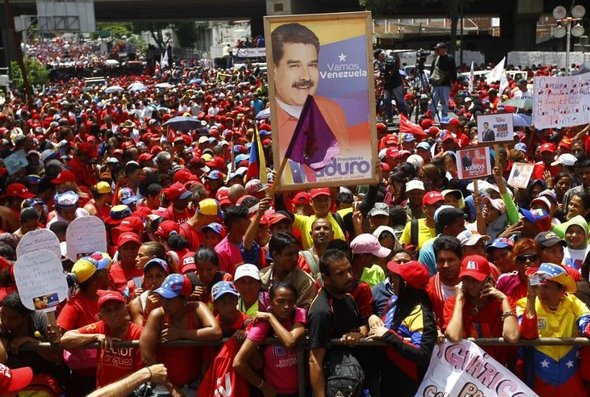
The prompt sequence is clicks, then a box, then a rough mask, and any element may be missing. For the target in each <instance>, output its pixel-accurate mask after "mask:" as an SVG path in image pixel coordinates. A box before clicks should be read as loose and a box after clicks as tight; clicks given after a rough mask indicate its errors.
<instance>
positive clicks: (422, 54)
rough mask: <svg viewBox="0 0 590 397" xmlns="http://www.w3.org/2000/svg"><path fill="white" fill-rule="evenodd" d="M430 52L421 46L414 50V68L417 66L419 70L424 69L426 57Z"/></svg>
mask: <svg viewBox="0 0 590 397" xmlns="http://www.w3.org/2000/svg"><path fill="white" fill-rule="evenodd" d="M430 54H431V52H430V51H428V50H424V49H422V48H420V49H419V50H418V51H416V68H418V69H419V70H421V71H422V70H424V63H425V62H426V58H428V56H429V55H430Z"/></svg>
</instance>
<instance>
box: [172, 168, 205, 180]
mask: <svg viewBox="0 0 590 397" xmlns="http://www.w3.org/2000/svg"><path fill="white" fill-rule="evenodd" d="M198 180H199V178H197V177H196V175H195V174H193V173H192V172H190V171H189V170H187V169H186V168H183V169H180V170H178V171H176V172H175V173H174V176H173V177H172V181H173V182H174V183H176V182H180V183H182V184H185V183H187V182H189V181H198Z"/></svg>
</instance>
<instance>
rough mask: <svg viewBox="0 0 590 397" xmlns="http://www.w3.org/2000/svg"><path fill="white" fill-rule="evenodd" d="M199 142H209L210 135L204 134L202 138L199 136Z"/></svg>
mask: <svg viewBox="0 0 590 397" xmlns="http://www.w3.org/2000/svg"><path fill="white" fill-rule="evenodd" d="M198 142H199V143H206V142H209V137H207V136H202V137H200V138H199V141H198Z"/></svg>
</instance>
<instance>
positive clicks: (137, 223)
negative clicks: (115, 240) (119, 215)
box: [117, 215, 145, 234]
mask: <svg viewBox="0 0 590 397" xmlns="http://www.w3.org/2000/svg"><path fill="white" fill-rule="evenodd" d="M117 229H118V230H119V231H121V232H122V233H125V232H134V233H137V234H141V233H143V231H144V229H145V226H144V224H143V221H142V220H141V218H140V217H139V216H135V215H132V216H128V217H127V218H125V219H123V220H122V221H121V224H120V225H119V226H117Z"/></svg>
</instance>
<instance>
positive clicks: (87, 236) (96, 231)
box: [66, 216, 107, 261]
mask: <svg viewBox="0 0 590 397" xmlns="http://www.w3.org/2000/svg"><path fill="white" fill-rule="evenodd" d="M66 241H67V243H68V251H67V257H68V259H69V260H71V261H76V260H78V259H80V258H81V257H83V256H88V255H90V254H92V253H93V252H96V251H100V252H106V250H107V232H106V229H105V226H104V223H103V222H102V221H101V220H100V218H98V217H96V216H83V217H81V218H76V219H74V220H73V221H72V223H70V225H69V226H68V228H67V230H66Z"/></svg>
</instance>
